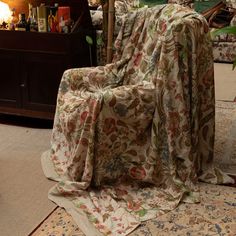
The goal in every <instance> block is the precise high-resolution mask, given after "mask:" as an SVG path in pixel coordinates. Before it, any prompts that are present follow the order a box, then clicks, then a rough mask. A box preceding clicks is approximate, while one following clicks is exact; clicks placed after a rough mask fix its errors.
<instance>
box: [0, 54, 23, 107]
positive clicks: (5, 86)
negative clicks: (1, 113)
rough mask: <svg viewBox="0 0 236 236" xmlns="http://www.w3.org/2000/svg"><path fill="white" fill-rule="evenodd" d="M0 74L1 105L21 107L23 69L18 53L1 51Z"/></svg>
mask: <svg viewBox="0 0 236 236" xmlns="http://www.w3.org/2000/svg"><path fill="white" fill-rule="evenodd" d="M0 73H1V74H0V105H3V104H4V105H6V106H10V107H19V106H20V105H21V104H20V103H21V96H20V77H21V68H20V67H19V56H18V54H17V53H14V52H6V51H3V50H0Z"/></svg>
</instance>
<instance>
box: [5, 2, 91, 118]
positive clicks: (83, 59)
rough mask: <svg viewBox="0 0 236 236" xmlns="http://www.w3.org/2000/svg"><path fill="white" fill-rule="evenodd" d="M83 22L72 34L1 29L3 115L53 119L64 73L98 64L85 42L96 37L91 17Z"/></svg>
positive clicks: (86, 15) (79, 14)
mask: <svg viewBox="0 0 236 236" xmlns="http://www.w3.org/2000/svg"><path fill="white" fill-rule="evenodd" d="M78 1H79V2H80V4H81V2H83V1H82V0H78ZM37 2H39V1H37ZM58 2H59V4H60V1H58ZM68 2H70V1H68ZM84 2H85V5H86V4H87V1H84ZM71 3H73V4H74V5H75V6H76V1H75V0H74V1H71ZM73 9H74V8H73ZM85 10H86V11H88V8H87V6H85ZM77 13H78V15H77V17H79V16H81V14H84V12H82V13H81V12H77ZM73 14H74V17H76V11H75V9H74V11H73ZM83 17H84V18H85V17H87V18H88V17H90V15H88V14H87V13H86V14H84V16H83ZM81 22H82V23H81V26H80V27H79V29H78V30H77V31H76V32H75V33H69V34H60V33H39V32H21V31H7V30H0V113H6V114H14V115H22V116H28V117H37V118H44V119H53V116H54V112H55V105H56V97H57V91H58V86H59V83H60V80H61V77H62V74H63V72H64V71H65V70H66V69H68V68H75V67H87V66H91V63H92V64H94V62H93V61H92V62H91V58H90V53H89V45H88V44H87V42H86V39H85V37H86V35H90V36H91V35H92V36H93V30H92V27H90V25H91V18H88V19H84V20H83V21H81ZM94 54H95V53H94ZM93 60H94V58H93Z"/></svg>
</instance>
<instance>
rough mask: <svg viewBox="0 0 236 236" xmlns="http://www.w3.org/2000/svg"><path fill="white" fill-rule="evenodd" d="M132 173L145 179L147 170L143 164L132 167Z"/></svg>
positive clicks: (138, 177) (134, 176) (137, 177)
mask: <svg viewBox="0 0 236 236" xmlns="http://www.w3.org/2000/svg"><path fill="white" fill-rule="evenodd" d="M130 175H131V177H132V178H134V179H139V180H141V179H144V178H145V176H146V171H145V169H144V168H143V167H142V166H139V167H132V168H131V169H130Z"/></svg>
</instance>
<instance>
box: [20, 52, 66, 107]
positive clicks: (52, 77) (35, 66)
mask: <svg viewBox="0 0 236 236" xmlns="http://www.w3.org/2000/svg"><path fill="white" fill-rule="evenodd" d="M22 64H23V65H24V69H23V71H24V73H23V77H22V83H23V84H24V86H23V87H22V94H23V107H24V108H27V109H33V110H44V111H54V109H55V105H56V98H57V91H58V87H59V83H60V81H61V77H62V74H63V72H64V71H65V70H66V69H67V67H68V66H67V65H68V56H66V55H64V56H59V55H53V54H40V53H34V54H31V53H25V54H23V55H22Z"/></svg>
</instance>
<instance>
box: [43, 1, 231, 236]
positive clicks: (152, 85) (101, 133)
mask: <svg viewBox="0 0 236 236" xmlns="http://www.w3.org/2000/svg"><path fill="white" fill-rule="evenodd" d="M207 31H208V28H207V25H206V22H205V20H204V18H203V17H202V16H201V15H199V14H197V13H196V12H194V11H192V10H190V9H188V8H184V7H182V6H180V5H175V4H168V5H160V6H156V7H153V8H148V9H146V8H144V9H140V10H137V11H135V12H130V13H128V14H127V15H125V16H124V19H123V24H122V26H121V30H120V32H119V34H118V37H117V40H116V42H115V47H116V55H115V57H114V62H113V63H112V64H108V65H106V66H104V67H96V68H76V69H70V70H67V71H65V73H64V75H63V77H62V80H61V84H60V87H59V92H58V101H57V110H56V115H55V120H54V127H53V133H52V139H51V149H50V150H49V151H48V152H46V153H44V154H43V157H42V165H43V169H44V172H45V175H46V176H47V177H48V178H51V179H53V180H55V181H58V183H57V184H56V185H55V187H53V188H52V189H51V190H50V192H49V198H50V199H51V200H52V201H54V202H55V203H57V204H58V205H59V206H62V207H64V208H65V209H66V210H67V211H68V212H69V213H70V214H71V215H72V217H73V218H74V220H75V222H76V223H77V224H78V226H79V228H80V229H81V230H82V231H83V232H84V233H85V234H86V235H127V234H128V233H130V232H132V231H133V230H134V229H135V228H136V227H137V226H138V225H140V224H141V222H142V221H146V220H149V219H152V218H155V217H157V216H159V215H161V214H163V213H165V212H167V211H170V210H173V209H174V208H176V207H177V206H178V204H179V203H180V201H184V202H193V203H195V202H199V201H200V199H199V189H198V187H197V181H198V178H200V179H201V180H205V181H207V182H211V183H223V182H227V181H228V182H230V181H231V179H230V178H229V177H227V176H226V175H224V174H223V173H222V172H221V171H220V170H218V169H216V168H214V167H212V165H211V164H212V159H213V146H214V110H215V106H214V105H215V104H214V75H213V60H212V48H211V41H210V39H209V38H208V34H207Z"/></svg>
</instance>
